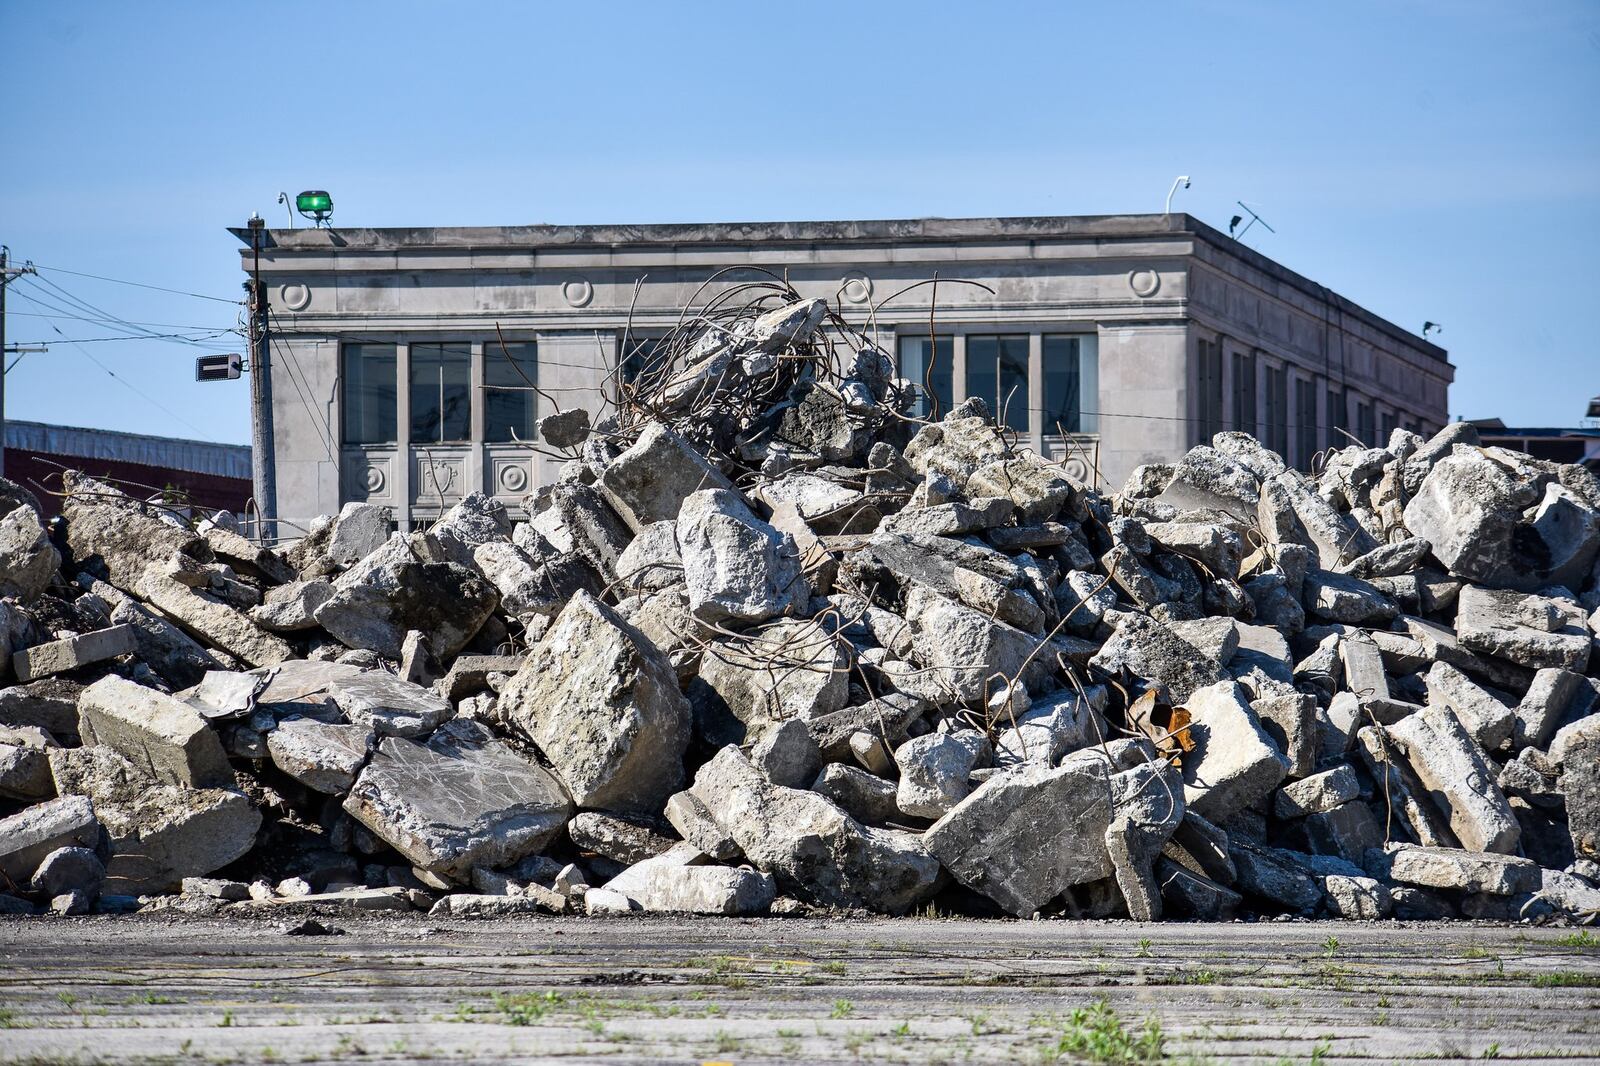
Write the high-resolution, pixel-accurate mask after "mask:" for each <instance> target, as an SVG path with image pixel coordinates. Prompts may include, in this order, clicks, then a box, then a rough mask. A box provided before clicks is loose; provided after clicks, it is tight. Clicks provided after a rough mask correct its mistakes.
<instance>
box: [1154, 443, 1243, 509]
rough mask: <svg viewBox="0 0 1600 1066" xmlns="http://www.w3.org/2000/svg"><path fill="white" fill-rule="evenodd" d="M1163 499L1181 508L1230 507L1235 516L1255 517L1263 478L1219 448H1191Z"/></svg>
mask: <svg viewBox="0 0 1600 1066" xmlns="http://www.w3.org/2000/svg"><path fill="white" fill-rule="evenodd" d="M1156 498H1157V499H1158V500H1159V501H1160V502H1162V503H1167V504H1171V505H1172V506H1173V507H1176V508H1177V509H1178V510H1180V511H1186V510H1208V509H1209V510H1217V511H1226V512H1227V513H1229V514H1231V515H1233V516H1234V517H1235V518H1240V519H1245V520H1249V519H1252V518H1254V517H1255V511H1256V505H1257V503H1259V502H1260V499H1261V482H1260V480H1259V479H1258V478H1257V477H1256V475H1255V474H1254V473H1252V472H1251V471H1250V470H1249V469H1248V468H1246V467H1245V466H1244V465H1242V464H1241V463H1239V462H1236V461H1235V460H1234V459H1232V458H1230V457H1229V456H1227V455H1224V454H1223V453H1222V452H1219V451H1217V450H1216V449H1215V448H1211V447H1207V446H1205V445H1201V446H1199V447H1196V448H1190V449H1189V451H1188V452H1187V453H1185V455H1184V457H1183V459H1182V460H1180V461H1179V462H1178V464H1177V465H1176V466H1175V467H1173V469H1172V477H1171V479H1170V480H1169V481H1168V482H1167V485H1166V488H1165V489H1163V490H1162V492H1161V495H1160V496H1158V497H1156Z"/></svg>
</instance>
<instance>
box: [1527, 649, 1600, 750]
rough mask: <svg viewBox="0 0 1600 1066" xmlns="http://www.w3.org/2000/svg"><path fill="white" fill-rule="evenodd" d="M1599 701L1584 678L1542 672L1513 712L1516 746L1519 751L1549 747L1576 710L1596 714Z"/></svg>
mask: <svg viewBox="0 0 1600 1066" xmlns="http://www.w3.org/2000/svg"><path fill="white" fill-rule="evenodd" d="M1597 698H1600V694H1597V692H1596V690H1595V688H1594V687H1593V686H1592V685H1590V684H1589V683H1588V681H1587V680H1586V679H1585V678H1584V676H1583V675H1582V674H1577V673H1574V672H1572V671H1571V670H1562V669H1558V668H1554V667H1546V668H1544V669H1542V670H1540V671H1538V672H1537V673H1535V674H1534V675H1533V683H1532V684H1530V685H1529V686H1528V691H1527V692H1526V693H1525V694H1524V695H1523V697H1522V700H1521V702H1519V703H1518V704H1517V707H1516V710H1515V711H1514V712H1513V722H1512V741H1513V743H1514V744H1515V745H1516V746H1517V747H1534V748H1541V749H1542V748H1544V747H1546V746H1547V745H1548V744H1549V743H1550V740H1551V738H1553V737H1554V736H1555V732H1556V729H1557V727H1558V726H1559V725H1560V724H1561V723H1562V722H1563V721H1564V720H1565V719H1566V718H1567V717H1568V716H1569V713H1570V712H1571V711H1572V710H1575V709H1576V710H1579V711H1580V713H1592V711H1593V710H1594V705H1595V703H1596V702H1597ZM1578 705H1581V707H1580V706H1578Z"/></svg>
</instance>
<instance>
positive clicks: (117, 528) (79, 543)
mask: <svg viewBox="0 0 1600 1066" xmlns="http://www.w3.org/2000/svg"><path fill="white" fill-rule="evenodd" d="M62 486H63V487H64V488H65V489H66V492H67V495H66V497H65V498H64V499H63V500H62V501H61V514H62V517H63V518H64V519H66V535H67V547H68V548H69V549H70V550H71V552H72V560H73V563H74V565H76V566H77V567H79V568H80V569H87V570H89V571H91V572H94V573H97V574H104V575H105V576H106V577H107V579H108V580H109V581H110V582H111V584H113V585H115V586H116V587H117V588H120V589H126V590H128V591H130V592H132V591H137V590H138V587H139V582H140V580H141V578H142V577H143V576H144V572H145V568H146V567H147V566H149V565H150V564H151V562H153V561H155V560H158V559H165V558H167V557H168V556H170V555H172V554H173V553H174V552H182V553H183V554H185V555H190V556H193V557H194V558H196V559H200V560H204V559H206V558H208V557H209V555H210V550H209V549H208V548H207V547H206V545H205V541H204V540H203V539H201V538H200V537H199V536H196V535H195V534H194V533H192V532H191V531H189V530H188V529H186V528H183V527H180V526H177V525H173V524H171V523H168V522H163V521H162V520H161V519H160V518H157V517H156V516H155V513H153V512H159V508H157V507H154V506H152V505H146V504H141V503H139V502H137V501H135V500H133V499H131V498H129V497H128V496H127V495H125V494H123V493H122V492H120V491H118V490H117V489H115V488H112V487H111V486H110V485H108V484H106V483H105V482H103V481H97V480H95V479H94V478H91V477H85V476H84V475H82V474H79V473H77V472H76V471H68V472H67V473H66V474H65V475H63V477H62Z"/></svg>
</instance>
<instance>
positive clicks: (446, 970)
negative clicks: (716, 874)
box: [0, 913, 1600, 1064]
mask: <svg viewBox="0 0 1600 1066" xmlns="http://www.w3.org/2000/svg"><path fill="white" fill-rule="evenodd" d="M300 917H301V915H290V914H288V913H284V914H281V915H277V916H275V917H274V918H268V919H230V920H222V919H203V918H192V917H179V916H166V917H163V916H147V915H142V916H134V917H122V918H78V919H57V918H32V919H17V918H7V919H3V920H0V982H3V988H4V990H3V992H0V1062H7V1063H44V1062H51V1063H56V1062H67V1063H90V1062H118V1063H156V1062H173V1063H178V1062H210V1063H215V1062H283V1063H293V1062H350V1061H361V1062H371V1063H388V1062H410V1061H418V1060H440V1061H463V1062H474V1063H500V1062H538V1063H544V1062H569V1061H572V1060H576V1059H581V1060H583V1061H585V1062H598V1063H645V1062H666V1063H694V1064H698V1063H715V1062H723V1063H738V1064H746V1063H769V1062H807V1063H810V1062H829V1061H836V1062H863V1061H865V1062H905V1063H941V1062H943V1063H966V1062H1003V1063H1012V1062H1023V1063H1027V1062H1075V1061H1091V1062H1095V1061H1098V1062H1124V1061H1142V1060H1141V1059H1139V1056H1141V1055H1154V1054H1156V1053H1158V1052H1159V1053H1162V1054H1164V1055H1165V1056H1166V1057H1167V1059H1169V1060H1171V1061H1175V1062H1186V1061H1193V1062H1226V1063H1232V1062H1263V1063H1277V1062H1282V1061H1287V1062H1296V1063H1307V1062H1309V1063H1322V1062H1328V1063H1332V1062H1334V1061H1338V1062H1340V1063H1351V1062H1393V1061H1397V1060H1400V1061H1405V1060H1411V1059H1427V1060H1430V1061H1464V1060H1467V1059H1473V1060H1483V1059H1499V1060H1501V1061H1511V1062H1516V1061H1533V1060H1538V1061H1540V1062H1550V1061H1563V1062H1574V1061H1600V934H1595V933H1590V932H1587V931H1579V930H1572V929H1557V928H1550V929H1544V928H1533V927H1525V926H1501V925H1488V924H1472V923H1454V924H1448V925H1446V924H1420V923H1418V924H1401V923H1374V924H1353V923H1318V922H1261V923H1251V924H1247V923H1234V924H1225V925H1188V924H1166V925H1137V924H1134V923H1130V922H1104V923H1086V922H1068V921H1036V922H987V921H965V920H963V921H939V920H925V919H899V920H820V919H762V920H736V919H688V920H685V919H666V918H658V919H647V918H618V919H612V920H593V919H582V918H561V919H545V920H537V919H528V920H517V921H492V922H491V921H482V922H466V921H452V922H442V923H441V922H439V921H436V920H433V919H429V918H426V917H423V916H420V915H418V916H405V917H395V916H363V915H338V916H331V917H330V916H323V917H322V919H321V920H322V921H323V922H325V923H327V924H331V925H334V926H336V927H340V928H343V929H344V930H345V934H344V935H341V936H316V937H307V936H290V935H287V934H286V932H285V930H286V929H288V928H289V927H290V925H291V924H292V923H293V922H295V921H298V920H299V918H300ZM1119 1056H1121V1057H1119Z"/></svg>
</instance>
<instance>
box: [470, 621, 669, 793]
mask: <svg viewBox="0 0 1600 1066" xmlns="http://www.w3.org/2000/svg"><path fill="white" fill-rule="evenodd" d="M500 713H501V714H502V715H504V716H505V718H506V720H507V721H508V722H509V723H510V724H511V726H512V728H514V729H516V730H517V731H518V732H519V733H521V734H522V735H523V736H525V737H527V738H528V739H529V740H530V741H532V742H533V743H534V744H536V745H538V747H539V750H540V751H541V752H543V753H544V755H545V757H546V758H548V759H549V760H550V763H551V765H552V766H553V767H554V768H555V771H556V773H557V774H558V775H560V777H561V779H562V781H563V783H565V785H566V786H567V788H568V789H569V790H570V792H571V794H572V797H573V801H574V802H575V803H576V804H577V805H578V806H579V807H584V808H597V809H600V810H613V811H649V812H652V813H653V812H656V811H659V810H660V809H661V804H662V803H664V802H665V801H666V798H667V797H668V796H669V795H671V794H672V793H673V792H675V791H677V789H678V788H679V787H680V786H681V785H682V783H683V755H684V751H685V750H686V749H687V747H688V744H689V732H690V716H689V705H688V702H687V701H686V700H685V699H684V698H683V695H682V694H681V693H680V692H679V691H678V680H677V676H676V674H675V673H674V672H673V670H672V667H671V665H669V664H668V662H667V660H666V658H665V657H664V656H663V655H662V654H661V652H660V651H658V650H657V649H656V647H655V645H653V644H651V643H650V641H649V639H648V638H647V637H645V636H644V634H642V633H640V632H639V631H638V630H637V629H634V628H633V627H632V626H631V625H629V624H628V623H626V622H624V621H623V620H622V619H621V618H620V617H619V616H618V615H617V614H616V612H615V611H613V610H612V609H611V608H610V607H607V606H606V605H605V604H603V603H601V602H600V601H599V600H597V599H595V598H594V597H592V596H590V595H588V594H587V593H579V594H578V595H577V596H576V597H574V598H573V600H572V602H571V603H569V604H568V605H567V608H566V609H565V610H564V611H562V612H561V614H560V616H559V617H557V619H556V621H555V623H554V624H553V625H552V626H551V627H550V630H549V632H548V633H546V634H545V636H544V638H543V639H542V640H540V642H539V643H538V644H537V645H535V646H534V647H533V648H532V649H531V650H530V651H529V653H528V655H527V658H526V659H525V660H524V661H523V665H522V667H521V669H519V670H518V671H517V674H516V676H515V677H514V678H513V679H512V680H511V682H510V684H508V685H507V686H506V688H505V690H504V691H503V692H502V693H501V695H500Z"/></svg>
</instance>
